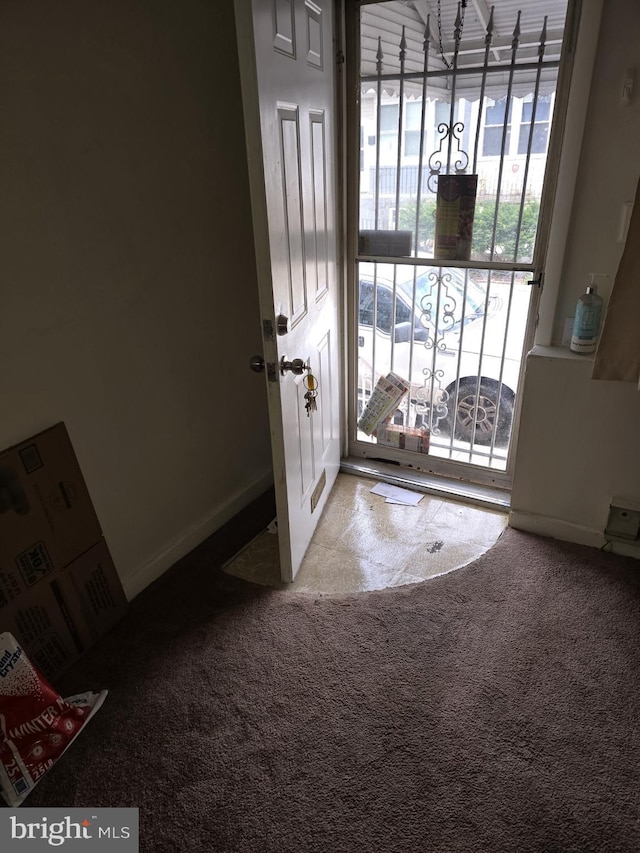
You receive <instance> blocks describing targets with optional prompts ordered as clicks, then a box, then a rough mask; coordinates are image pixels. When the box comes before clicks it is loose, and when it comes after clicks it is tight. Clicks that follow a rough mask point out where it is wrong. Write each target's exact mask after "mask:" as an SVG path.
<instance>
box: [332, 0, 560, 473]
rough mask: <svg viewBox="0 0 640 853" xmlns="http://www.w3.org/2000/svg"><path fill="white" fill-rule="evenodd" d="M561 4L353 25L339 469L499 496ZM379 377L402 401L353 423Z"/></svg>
mask: <svg viewBox="0 0 640 853" xmlns="http://www.w3.org/2000/svg"><path fill="white" fill-rule="evenodd" d="M575 7H576V4H575V3H573V2H570V3H569V4H567V2H566V0H541V2H539V3H536V4H535V6H534V7H532V6H531V4H529V6H528V8H526V9H525V11H524V12H520V11H518V7H517V5H516V4H514V3H513V2H512V0H496V2H495V3H494V4H493V6H492V7H491V8H489V7H488V6H486V4H485V3H484V2H483V0H468V2H465V1H464V0H463V2H461V3H458V2H454V0H413V2H399V0H391V1H389V0H382V2H363V3H361V4H359V5H358V8H357V10H355V11H354V12H353V19H352V21H351V25H350V27H349V32H350V33H351V39H350V43H349V44H348V46H347V48H348V49H347V60H348V62H350V64H351V70H350V73H351V81H352V83H353V85H350V86H349V87H348V89H349V90H350V91H354V92H356V93H357V96H356V98H355V99H354V100H353V102H352V103H351V104H350V105H348V109H350V124H351V127H350V133H349V139H350V142H349V143H348V144H349V153H350V156H349V163H350V165H351V170H350V175H349V201H350V207H349V217H350V222H349V231H350V238H351V239H350V241H349V247H350V253H349V258H348V271H349V273H350V275H351V279H350V282H349V288H350V292H351V296H352V298H351V300H350V308H351V312H350V317H349V330H350V335H351V337H350V346H349V358H350V368H351V369H350V374H349V375H350V386H351V387H350V398H349V454H350V456H351V457H360V458H366V459H372V458H373V459H376V460H381V459H382V460H387V461H389V462H394V463H396V464H400V465H402V466H405V467H407V468H412V469H414V470H416V471H423V472H430V473H435V474H438V475H442V476H446V477H449V478H452V479H460V480H465V481H471V482H475V483H480V484H487V485H488V484H491V485H498V486H501V487H503V488H506V489H508V488H509V486H510V484H511V478H512V468H513V458H514V453H513V451H514V447H515V442H516V439H517V424H518V412H519V406H520V396H519V389H520V384H521V373H522V364H523V359H524V355H525V354H526V352H527V351H528V349H529V348H530V347H531V344H532V341H533V333H534V330H535V322H536V313H537V304H538V296H539V289H540V285H541V283H542V281H543V274H544V263H545V256H546V248H547V241H548V228H549V222H550V209H551V208H550V205H551V201H552V196H553V192H552V190H553V184H554V176H555V172H556V168H557V160H558V156H559V140H560V134H559V133H558V132H557V130H556V131H555V132H553V133H552V127H556V126H557V127H558V128H560V129H561V126H562V120H563V113H564V110H565V107H566V91H567V87H568V78H569V75H568V73H563V74H561V70H563V69H565V70H566V71H567V72H568V71H569V70H570V69H569V63H570V61H571V53H570V51H569V50H568V49H567V46H566V40H565V39H564V32H565V22H566V20H567V15H568V12H569V13H570V14H571V15H573V14H575V13H576V8H575ZM563 44H564V45H565V47H564V48H563ZM356 147H357V154H356ZM389 375H395V376H396V377H398V378H399V379H401V380H402V381H403V383H404V384H405V386H406V392H405V393H404V395H403V396H401V398H400V400H399V402H398V404H397V406H395V405H392V406H391V409H390V410H389V409H388V407H387V409H386V410H385V418H386V419H385V420H383V422H382V423H381V424H380V422H378V423H377V424H376V423H375V422H372V420H371V419H370V418H369V419H367V417H366V416H365V417H363V414H365V413H366V412H367V410H368V408H369V407H371V405H372V399H373V395H374V392H375V389H376V388H378V389H379V388H380V383H381V382H382V383H383V382H384V380H385V378H386V377H388V376H389Z"/></svg>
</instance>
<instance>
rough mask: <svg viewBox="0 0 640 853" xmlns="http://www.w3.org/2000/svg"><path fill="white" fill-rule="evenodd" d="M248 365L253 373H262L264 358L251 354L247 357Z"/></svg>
mask: <svg viewBox="0 0 640 853" xmlns="http://www.w3.org/2000/svg"><path fill="white" fill-rule="evenodd" d="M249 367H250V368H251V370H253V372H254V373H262V371H263V370H264V358H263V357H262V356H261V355H252V356H251V358H250V359H249Z"/></svg>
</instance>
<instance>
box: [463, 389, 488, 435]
mask: <svg viewBox="0 0 640 853" xmlns="http://www.w3.org/2000/svg"><path fill="white" fill-rule="evenodd" d="M496 415H497V406H496V403H495V401H494V400H492V399H491V398H490V397H487V396H486V395H484V394H479V395H478V405H477V406H476V395H475V394H468V395H467V396H466V397H463V398H462V399H460V400H458V423H459V425H460V427H461V428H462V429H463V430H464V431H465V433H467V434H468V436H469V438H471V435H472V433H473V425H474V422H475V426H476V435H477V436H479V437H486V436H488V435H491V433H492V432H493V431H494V429H495V427H496Z"/></svg>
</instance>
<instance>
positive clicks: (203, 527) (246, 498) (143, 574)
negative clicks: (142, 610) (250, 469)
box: [122, 469, 273, 601]
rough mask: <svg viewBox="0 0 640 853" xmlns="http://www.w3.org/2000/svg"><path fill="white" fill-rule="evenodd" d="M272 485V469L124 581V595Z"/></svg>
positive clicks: (130, 595)
mask: <svg viewBox="0 0 640 853" xmlns="http://www.w3.org/2000/svg"><path fill="white" fill-rule="evenodd" d="M272 485H273V471H272V470H271V469H269V470H268V471H265V472H264V473H263V474H262V475H261V476H260V477H258V478H257V479H256V480H254V481H253V482H252V483H250V484H249V485H248V486H246V487H245V488H244V489H242V491H240V492H237V493H236V494H235V495H233V496H232V497H231V498H229V500H227V501H225V503H223V504H222V506H218V507H216V508H215V509H214V510H212V511H211V513H209V515H207V516H206V517H205V518H204V519H201V520H200V521H199V522H198V523H197V524H194V525H193V526H192V527H190V528H189V529H188V530H186V531H185V532H184V533H183V534H182V535H181V536H180V537H179V538H178V539H176V541H175V542H173V543H172V544H171V545H170V546H169V547H168V548H165V549H164V550H163V551H161V552H160V553H159V554H156V555H155V557H153V558H152V559H151V560H149V562H147V563H145V564H144V565H143V566H142V567H141V568H140V569H138V571H136V572H134V573H133V574H132V575H130V576H129V577H128V578H126V579H124V580H123V581H122V585H123V587H124V591H125V595H126V596H127V599H128V600H129V601H131V600H132V599H133V598H135V596H136V595H138V594H139V593H141V592H142V590H143V589H145V588H146V587H147V586H149V584H151V583H153V581H155V580H157V579H158V578H159V577H160V576H161V575H162V574H164V572H166V571H167V569H170V568H171V566H173V565H174V563H177V561H178V560H180V559H182V557H184V556H185V555H186V554H188V553H189V552H190V551H193V549H194V548H196V547H197V546H198V545H200V544H201V543H202V542H204V540H205V539H207V538H208V537H209V536H211V535H212V534H213V533H215V532H216V530H219V528H220V527H222V525H223V524H226V523H227V521H229V520H230V519H232V518H233V517H234V515H237V514H238V513H239V512H240V511H241V510H243V509H244V508H245V507H246V506H248V505H249V504H250V503H251V502H252V501H254V500H256V498H258V497H260V495H261V494H263V493H264V492H266V491H267V489H268V488H269V487H270V486H272Z"/></svg>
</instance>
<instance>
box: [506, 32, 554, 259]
mask: <svg viewBox="0 0 640 853" xmlns="http://www.w3.org/2000/svg"><path fill="white" fill-rule="evenodd" d="M546 37H547V16H546V15H545V18H544V24H543V25H542V32H541V33H540V45H539V47H538V55H539V59H540V63H539V66H538V73H537V74H536V86H535V90H534V93H533V104H532V108H531V123H530V125H529V139H528V140H527V156H526V159H525V165H524V176H523V178H522V195H521V196H520V215H519V216H518V226H517V228H516V242H515V247H514V252H513V260H514V261H515V260H517V258H518V249H519V248H520V228H521V226H522V216H523V214H524V204H525V198H526V194H527V180H528V178H529V164H530V163H531V147H532V145H533V133H534V130H535V124H536V115H537V112H538V95H539V93H540V77H541V75H542V61H543V58H544V51H545V41H546Z"/></svg>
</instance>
